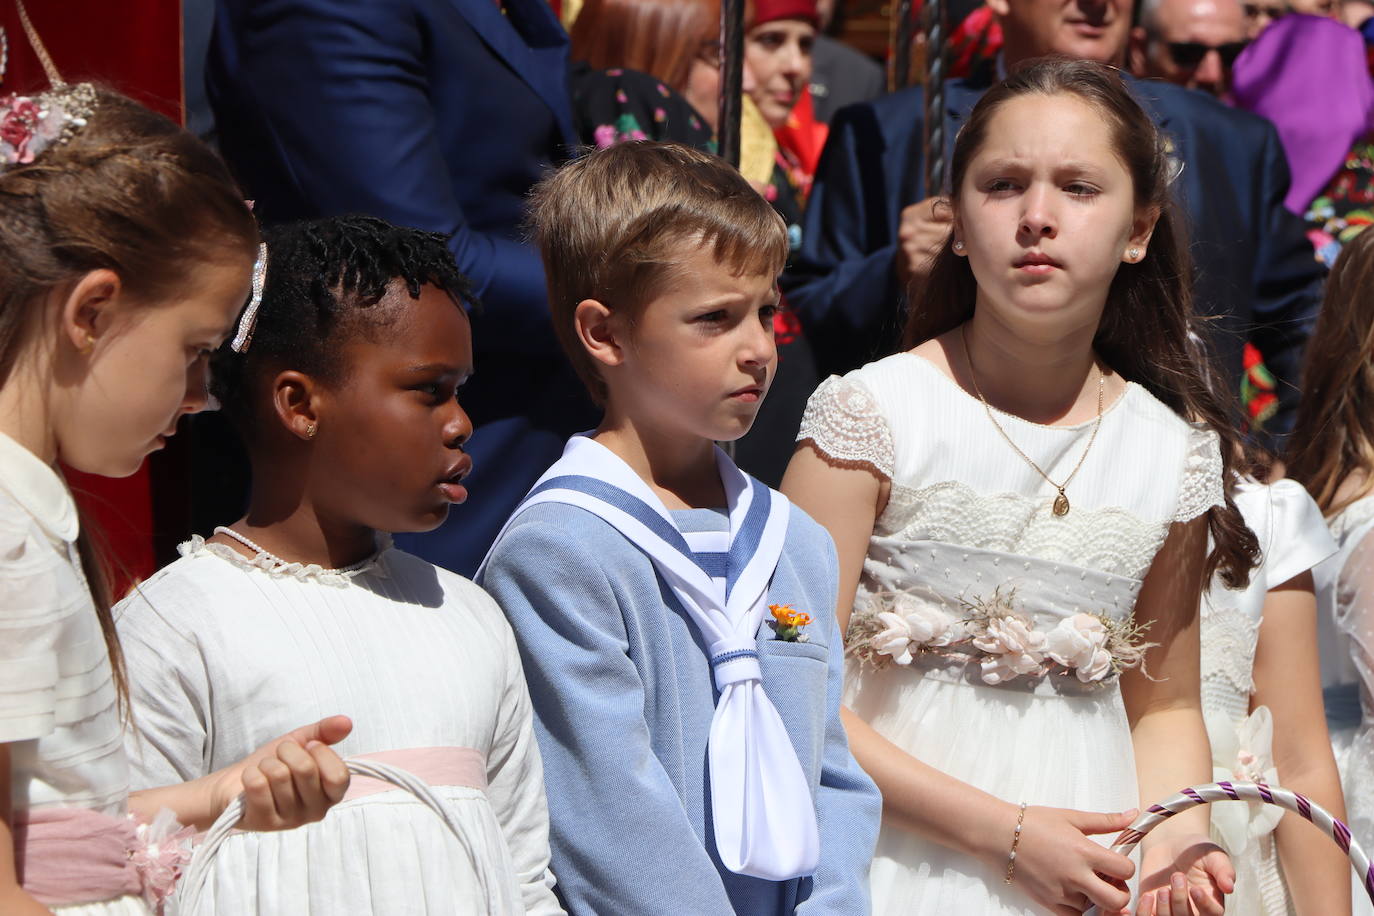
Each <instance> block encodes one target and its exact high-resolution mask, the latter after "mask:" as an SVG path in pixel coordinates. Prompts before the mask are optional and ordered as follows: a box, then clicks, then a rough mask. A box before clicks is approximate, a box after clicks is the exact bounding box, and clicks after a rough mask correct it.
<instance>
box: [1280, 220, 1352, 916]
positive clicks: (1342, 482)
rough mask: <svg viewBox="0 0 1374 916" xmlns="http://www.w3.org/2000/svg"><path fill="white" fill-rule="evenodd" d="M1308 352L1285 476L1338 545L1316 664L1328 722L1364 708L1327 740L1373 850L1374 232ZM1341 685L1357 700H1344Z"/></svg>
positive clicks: (1323, 572)
mask: <svg viewBox="0 0 1374 916" xmlns="http://www.w3.org/2000/svg"><path fill="white" fill-rule="evenodd" d="M1307 346H1308V349H1307V353H1308V356H1307V364H1306V366H1305V367H1304V369H1303V389H1302V401H1301V403H1300V405H1299V408H1298V418H1297V423H1296V424H1295V425H1294V428H1293V435H1292V436H1291V437H1290V438H1289V442H1291V443H1292V445H1291V447H1290V450H1289V453H1288V456H1287V457H1288V474H1289V476H1290V477H1292V478H1293V479H1294V480H1297V481H1299V482H1300V483H1302V484H1303V485H1304V486H1306V487H1307V489H1308V492H1310V493H1311V494H1312V496H1313V498H1314V499H1316V501H1317V505H1318V506H1320V507H1321V510H1322V513H1323V515H1325V517H1326V524H1327V526H1328V527H1329V528H1330V530H1331V534H1332V535H1333V536H1334V537H1335V539H1336V544H1337V548H1338V549H1337V551H1336V554H1335V555H1334V556H1333V557H1331V558H1330V559H1328V560H1327V561H1326V562H1324V563H1322V564H1321V565H1320V566H1318V567H1317V569H1316V576H1315V577H1316V586H1317V600H1318V606H1319V617H1320V622H1321V624H1322V625H1323V626H1328V627H1329V626H1333V625H1334V630H1335V632H1334V633H1331V632H1328V633H1326V634H1324V635H1326V636H1327V637H1328V638H1327V640H1326V642H1325V644H1324V645H1323V651H1324V656H1330V657H1323V659H1322V664H1323V666H1329V668H1330V669H1331V671H1332V672H1333V673H1334V672H1339V674H1336V676H1335V678H1334V679H1335V680H1338V681H1340V682H1342V683H1338V684H1336V685H1334V686H1330V685H1329V686H1328V687H1327V711H1328V715H1329V716H1330V715H1331V713H1332V712H1333V711H1338V710H1339V708H1340V707H1342V706H1346V705H1348V706H1356V705H1358V706H1359V707H1360V708H1361V710H1362V714H1356V715H1352V716H1350V718H1351V719H1352V720H1355V719H1358V721H1359V724H1358V726H1355V727H1353V728H1339V727H1337V725H1338V724H1339V719H1337V721H1333V723H1332V725H1333V731H1332V739H1333V743H1334V744H1335V746H1336V753H1337V758H1338V761H1339V763H1340V768H1341V782H1342V785H1343V789H1344V792H1345V802H1346V808H1347V810H1348V811H1349V814H1350V820H1349V822H1348V823H1349V824H1350V828H1351V832H1352V833H1354V835H1355V838H1356V839H1357V840H1359V842H1360V844H1361V845H1362V846H1363V847H1364V848H1365V850H1366V851H1368V850H1369V849H1371V848H1374V232H1369V231H1367V230H1366V231H1364V232H1361V233H1359V234H1358V235H1356V236H1354V237H1353V238H1352V239H1350V240H1349V241H1348V242H1347V243H1346V245H1345V248H1344V249H1343V250H1342V251H1341V254H1340V257H1339V258H1337V259H1336V263H1335V266H1334V267H1333V268H1332V270H1331V276H1330V278H1329V279H1328V280H1327V283H1326V296H1325V299H1324V301H1323V303H1322V310H1321V314H1320V316H1319V317H1318V319H1317V330H1316V333H1315V334H1313V336H1312V339H1311V341H1309V342H1308V345H1307ZM1338 653H1339V654H1338ZM1347 672H1348V673H1347ZM1356 682H1358V683H1356ZM1347 683H1348V684H1349V685H1350V686H1349V688H1348V693H1350V694H1356V693H1358V696H1359V699H1358V701H1356V700H1355V699H1354V697H1353V696H1352V697H1351V698H1350V699H1349V701H1348V702H1342V700H1343V699H1344V697H1343V696H1342V694H1344V693H1346V692H1347V690H1346V689H1344V688H1345V684H1347ZM1333 701H1334V702H1333ZM1366 896H1367V895H1365V893H1364V891H1363V889H1361V888H1358V887H1357V889H1356V900H1357V901H1358V903H1357V907H1356V911H1357V912H1362V913H1370V912H1374V907H1370V905H1369V904H1368V903H1367V902H1366Z"/></svg>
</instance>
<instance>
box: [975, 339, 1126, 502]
mask: <svg viewBox="0 0 1374 916" xmlns="http://www.w3.org/2000/svg"><path fill="white" fill-rule="evenodd" d="M959 337H960V340H962V341H963V344H964V360H965V361H966V362H967V363H968V377H969V381H971V382H973V390H974V392H975V393H976V394H977V395H978V400H980V401H982V402H983V409H984V410H985V411H987V414H988V420H989V421H991V423H992V426H993V428H994V429H996V430H997V431H998V432H999V433H1001V434H1002V438H1003V439H1005V440H1007V445H1010V446H1011V447H1012V450H1013V451H1015V452H1016V454H1018V455H1020V456H1021V460H1022V461H1024V462H1026V464H1028V465H1030V466H1031V467H1033V468H1035V472H1036V473H1037V474H1039V475H1040V476H1041V477H1043V478H1045V482H1046V483H1048V484H1049V485H1050V486H1052V487H1054V488H1055V489H1056V490H1058V491H1059V495H1058V496H1056V497H1055V498H1054V506H1053V509H1052V510H1051V511H1053V512H1054V514H1055V515H1056V516H1059V517H1063V516H1065V515H1068V514H1069V497H1068V496H1067V495H1066V494H1065V493H1064V488H1065V487H1067V486H1068V485H1069V483H1070V482H1071V481H1072V480H1073V479H1074V477H1075V476H1077V474H1078V469H1079V468H1081V467H1083V462H1084V461H1086V460H1087V458H1088V452H1089V451H1091V450H1092V447H1093V442H1094V441H1096V440H1097V431H1098V430H1099V429H1101V428H1102V392H1103V390H1104V389H1105V388H1106V386H1107V376H1106V374H1105V373H1104V372H1103V371H1102V370H1101V369H1098V370H1097V422H1095V423H1094V424H1093V432H1092V435H1091V436H1089V437H1088V444H1087V446H1085V447H1084V449H1083V454H1082V455H1080V456H1079V457H1078V464H1075V465H1074V466H1073V470H1072V471H1070V472H1069V476H1068V477H1065V478H1064V482H1063V483H1055V482H1054V481H1053V480H1050V475H1048V474H1046V473H1045V472H1044V471H1043V470H1041V469H1040V465H1038V464H1036V463H1035V462H1034V461H1031V459H1030V456H1029V455H1027V454H1026V453H1025V452H1023V451H1021V448H1020V447H1019V446H1018V445H1017V444H1016V443H1015V442H1013V441H1012V440H1011V436H1008V435H1007V431H1006V430H1005V429H1003V428H1002V425H1001V424H1000V423H998V422H997V418H996V417H994V416H993V415H992V405H991V404H989V403H988V399H987V398H985V397H983V391H982V389H980V388H979V387H978V376H977V374H976V373H975V372H974V371H973V354H972V353H970V352H969V348H968V325H967V324H963V325H960V326H959Z"/></svg>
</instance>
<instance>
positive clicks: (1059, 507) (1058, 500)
mask: <svg viewBox="0 0 1374 916" xmlns="http://www.w3.org/2000/svg"><path fill="white" fill-rule="evenodd" d="M1052 511H1053V512H1054V514H1055V515H1056V516H1061V517H1062V516H1065V515H1068V514H1069V498H1068V497H1067V496H1065V495H1064V491H1063V490H1060V491H1059V495H1058V496H1056V497H1055V498H1054V508H1053V510H1052Z"/></svg>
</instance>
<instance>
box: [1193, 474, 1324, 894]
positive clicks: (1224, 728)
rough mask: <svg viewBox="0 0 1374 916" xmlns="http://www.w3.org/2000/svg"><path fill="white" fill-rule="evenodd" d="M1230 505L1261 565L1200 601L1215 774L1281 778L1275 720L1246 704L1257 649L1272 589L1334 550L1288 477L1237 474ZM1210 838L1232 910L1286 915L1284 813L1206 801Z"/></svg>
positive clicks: (1315, 511) (1315, 512) (1317, 515)
mask: <svg viewBox="0 0 1374 916" xmlns="http://www.w3.org/2000/svg"><path fill="white" fill-rule="evenodd" d="M1234 498H1235V501H1236V508H1238V509H1239V510H1240V513H1241V515H1242V516H1244V517H1245V523H1246V524H1247V525H1249V526H1250V530H1252V531H1254V532H1255V537H1256V538H1257V539H1258V540H1259V545H1260V550H1261V558H1260V565H1259V566H1258V567H1256V568H1255V570H1254V571H1253V572H1252V573H1251V574H1250V584H1249V585H1248V586H1247V587H1246V588H1243V589H1230V588H1227V587H1226V586H1225V584H1224V583H1222V582H1221V580H1220V578H1219V577H1218V578H1217V579H1216V580H1214V581H1213V582H1212V585H1211V588H1210V589H1209V590H1208V592H1207V594H1206V596H1204V599H1203V603H1202V708H1203V714H1204V716H1205V717H1206V719H1207V732H1208V736H1209V737H1210V738H1211V741H1212V766H1213V776H1214V778H1215V779H1217V780H1230V781H1240V782H1249V781H1256V780H1258V781H1262V782H1265V783H1267V784H1268V785H1279V786H1282V785H1284V781H1283V779H1284V774H1283V773H1282V772H1280V771H1278V770H1277V769H1276V767H1275V763H1274V752H1273V720H1272V718H1271V717H1270V715H1269V710H1268V708H1267V707H1264V706H1260V707H1257V708H1256V709H1255V710H1254V711H1253V712H1252V711H1251V710H1250V695H1251V693H1252V692H1253V691H1254V689H1255V681H1254V666H1255V650H1256V648H1257V647H1258V645H1259V633H1260V624H1261V623H1262V622H1263V619H1264V601H1265V598H1266V597H1268V594H1269V591H1270V589H1273V588H1277V587H1278V586H1280V585H1282V584H1283V583H1285V582H1287V581H1288V580H1289V579H1292V578H1293V577H1294V576H1297V575H1300V574H1301V573H1304V572H1307V571H1309V570H1311V569H1313V568H1314V567H1315V566H1317V565H1318V564H1319V563H1321V562H1322V561H1323V560H1325V559H1326V558H1327V557H1329V556H1331V555H1332V554H1334V553H1335V552H1336V542H1335V541H1334V540H1332V538H1331V534H1330V532H1328V531H1327V528H1326V522H1325V520H1324V519H1323V518H1322V514H1321V509H1319V508H1318V507H1317V504H1316V503H1315V502H1314V501H1313V500H1312V497H1310V496H1308V495H1307V491H1306V490H1304V489H1303V487H1302V485H1301V484H1299V483H1297V482H1296V481H1293V480H1280V481H1277V482H1275V483H1273V484H1267V485H1266V484H1261V483H1257V482H1255V481H1253V480H1243V481H1241V482H1240V483H1239V484H1238V485H1237V487H1236V492H1235V494H1234ZM1210 812H1211V818H1212V837H1213V839H1215V840H1216V841H1217V843H1219V844H1220V845H1221V846H1222V848H1224V849H1225V850H1226V851H1227V852H1228V853H1230V855H1231V864H1232V865H1234V866H1235V868H1236V890H1235V893H1233V894H1231V895H1230V896H1229V897H1227V898H1226V909H1227V911H1228V912H1234V913H1245V914H1247V916H1250V914H1253V916H1288V914H1289V913H1291V912H1293V903H1292V899H1291V896H1290V894H1289V892H1288V888H1287V885H1286V884H1285V883H1284V879H1283V872H1282V870H1281V869H1280V867H1279V860H1278V848H1277V845H1276V843H1275V836H1274V830H1275V829H1276V828H1277V827H1278V823H1279V820H1280V818H1281V817H1282V816H1283V811H1282V809H1280V808H1275V807H1273V806H1272V805H1261V804H1257V803H1251V802H1218V803H1216V804H1214V805H1212V806H1211V808H1210Z"/></svg>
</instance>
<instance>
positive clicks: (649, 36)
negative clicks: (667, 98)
mask: <svg viewBox="0 0 1374 916" xmlns="http://www.w3.org/2000/svg"><path fill="white" fill-rule="evenodd" d="M719 30H720V0H587V2H586V3H585V4H584V5H583V7H582V11H581V12H579V13H578V14H577V21H575V22H574V23H573V26H572V32H571V35H572V58H573V60H582V61H586V62H587V63H588V64H590V65H591V66H592V67H593V68H594V69H597V70H607V69H610V68H612V67H627V68H629V69H631V70H639V71H642V72H644V73H647V74H649V75H650V76H654V77H657V78H658V79H659V80H660V81H662V82H663V83H665V84H666V85H668V86H670V87H671V88H673V89H675V90H677V91H678V92H681V91H682V90H683V89H684V88H686V86H687V74H688V72H689V71H690V70H691V68H692V60H693V59H694V58H695V57H696V56H697V55H698V54H700V53H701V49H702V43H703V42H707V41H711V40H712V39H714V38H715V37H716V35H717V34H718V33H719Z"/></svg>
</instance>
